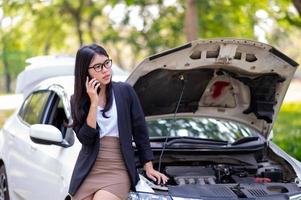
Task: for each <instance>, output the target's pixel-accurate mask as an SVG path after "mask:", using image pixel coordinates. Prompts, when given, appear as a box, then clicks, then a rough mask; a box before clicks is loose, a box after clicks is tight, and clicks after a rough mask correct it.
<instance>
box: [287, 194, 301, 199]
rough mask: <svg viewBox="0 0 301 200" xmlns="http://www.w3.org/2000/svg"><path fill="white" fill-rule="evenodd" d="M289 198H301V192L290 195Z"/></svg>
mask: <svg viewBox="0 0 301 200" xmlns="http://www.w3.org/2000/svg"><path fill="white" fill-rule="evenodd" d="M289 200H301V194H295V195H292V196H290V197H289Z"/></svg>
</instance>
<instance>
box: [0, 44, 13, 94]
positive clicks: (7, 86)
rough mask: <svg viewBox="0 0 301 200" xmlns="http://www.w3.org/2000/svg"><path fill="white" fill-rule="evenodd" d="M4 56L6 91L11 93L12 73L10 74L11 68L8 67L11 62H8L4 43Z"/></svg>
mask: <svg viewBox="0 0 301 200" xmlns="http://www.w3.org/2000/svg"><path fill="white" fill-rule="evenodd" d="M2 58H3V69H4V77H5V92H7V93H10V92H11V88H10V85H11V75H10V73H9V69H8V67H9V64H8V59H7V53H6V47H5V44H3V49H2Z"/></svg>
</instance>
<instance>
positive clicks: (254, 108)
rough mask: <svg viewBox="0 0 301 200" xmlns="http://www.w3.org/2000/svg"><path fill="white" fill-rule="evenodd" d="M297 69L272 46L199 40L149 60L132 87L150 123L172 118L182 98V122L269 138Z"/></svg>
mask: <svg viewBox="0 0 301 200" xmlns="http://www.w3.org/2000/svg"><path fill="white" fill-rule="evenodd" d="M297 66H298V63H296V62H295V61H293V60H292V59H290V58H289V57H287V56H286V55H284V54H283V53H282V52H280V51H278V50H277V49H275V48H273V47H272V46H269V45H267V44H263V43H259V42H254V41H250V40H243V39H229V38H227V39H225V38H222V39H210V40H197V41H193V42H191V43H188V44H186V45H184V46H181V47H178V48H174V49H171V50H168V51H165V52H162V53H159V54H156V55H153V56H150V57H148V58H146V59H145V60H143V61H142V62H141V63H140V64H139V65H138V66H137V67H136V68H135V69H134V71H133V72H132V73H131V74H130V76H129V77H128V79H127V82H128V83H129V84H131V85H133V87H134V89H135V90H136V92H137V94H138V97H139V98H140V102H141V105H142V107H143V110H144V114H145V116H146V117H147V118H157V117H168V116H173V115H174V113H175V111H176V107H177V105H178V102H179V99H180V98H181V101H180V103H179V107H178V110H177V116H179V115H181V116H208V117H214V118H222V119H229V120H232V121H233V120H234V121H238V122H241V123H243V124H245V125H248V126H250V127H253V128H255V129H256V130H257V131H259V132H260V133H262V135H264V136H265V137H266V138H267V137H268V135H269V133H270V132H271V130H272V127H273V124H274V122H275V119H276V116H277V114H278V112H279V109H280V106H281V104H282V101H283V99H284V96H285V94H286V91H287V89H288V86H289V84H290V82H291V79H292V78H293V75H294V73H295V71H296V68H297ZM182 91H183V94H182V97H180V96H181V93H182Z"/></svg>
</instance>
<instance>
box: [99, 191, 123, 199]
mask: <svg viewBox="0 0 301 200" xmlns="http://www.w3.org/2000/svg"><path fill="white" fill-rule="evenodd" d="M104 199H105V200H121V199H120V198H119V197H118V196H116V195H115V194H113V193H111V192H109V191H106V190H98V191H97V192H96V193H95V194H94V197H93V200H104Z"/></svg>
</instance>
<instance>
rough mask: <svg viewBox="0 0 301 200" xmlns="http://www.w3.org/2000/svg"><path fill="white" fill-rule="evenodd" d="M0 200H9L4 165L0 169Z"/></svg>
mask: <svg viewBox="0 0 301 200" xmlns="http://www.w3.org/2000/svg"><path fill="white" fill-rule="evenodd" d="M0 200H9V192H8V183H7V175H6V171H5V166H4V165H2V166H1V167H0Z"/></svg>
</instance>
